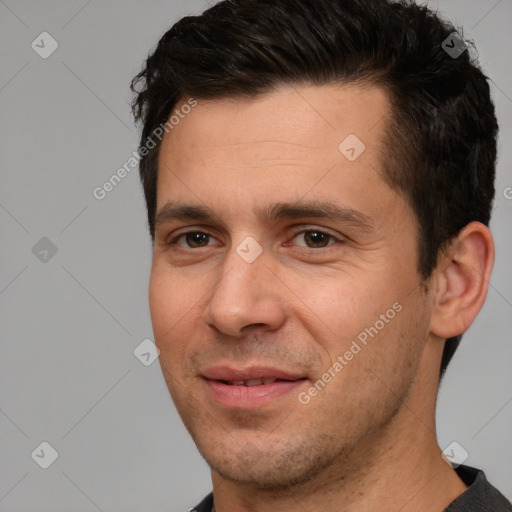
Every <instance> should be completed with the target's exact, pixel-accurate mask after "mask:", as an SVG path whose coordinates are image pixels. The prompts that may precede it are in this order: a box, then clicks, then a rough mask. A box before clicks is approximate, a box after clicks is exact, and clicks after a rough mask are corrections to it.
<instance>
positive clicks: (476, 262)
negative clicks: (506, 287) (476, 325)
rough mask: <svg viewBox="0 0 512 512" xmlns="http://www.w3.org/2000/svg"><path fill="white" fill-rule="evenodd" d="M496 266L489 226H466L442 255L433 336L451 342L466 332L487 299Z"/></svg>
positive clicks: (438, 273)
mask: <svg viewBox="0 0 512 512" xmlns="http://www.w3.org/2000/svg"><path fill="white" fill-rule="evenodd" d="M493 265H494V242H493V238H492V235H491V232H490V231H489V228H487V227H486V226H485V225H483V224H482V223H480V222H471V223H470V224H468V225H467V226H465V227H464V228H463V229H462V230H461V231H460V233H459V234H458V235H457V237H456V238H454V239H453V241H452V242H451V243H450V246H449V247H448V249H447V250H446V251H444V252H443V253H442V255H440V258H439V263H438V265H437V268H436V270H435V271H434V274H435V276H434V278H435V279H436V281H437V286H436V296H435V304H434V308H433V312H432V319H431V324H430V332H431V333H432V334H434V335H436V336H438V337H440V338H451V337H454V336H458V335H459V334H462V333H463V332H464V331H466V330H467V329H468V328H469V326H470V325H471V324H472V323H473V321H474V320H475V318H476V316H477V315H478V313H479V311H480V309H481V308H482V305H483V303H484V301H485V298H486V296H487V291H488V289H489V280H490V277H491V271H492V267H493Z"/></svg>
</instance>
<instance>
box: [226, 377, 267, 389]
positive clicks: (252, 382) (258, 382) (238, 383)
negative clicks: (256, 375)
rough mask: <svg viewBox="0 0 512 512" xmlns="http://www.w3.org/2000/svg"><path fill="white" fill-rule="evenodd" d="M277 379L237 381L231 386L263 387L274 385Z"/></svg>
mask: <svg viewBox="0 0 512 512" xmlns="http://www.w3.org/2000/svg"><path fill="white" fill-rule="evenodd" d="M276 380H277V379H271V378H269V379H249V380H237V381H234V382H231V383H230V384H231V385H232V386H248V387H251V386H261V385H263V384H272V383H273V382H275V381H276Z"/></svg>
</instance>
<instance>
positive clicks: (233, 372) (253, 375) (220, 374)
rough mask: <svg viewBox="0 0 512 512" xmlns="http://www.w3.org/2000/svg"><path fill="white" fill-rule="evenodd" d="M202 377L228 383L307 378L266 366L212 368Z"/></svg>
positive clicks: (205, 371)
mask: <svg viewBox="0 0 512 512" xmlns="http://www.w3.org/2000/svg"><path fill="white" fill-rule="evenodd" d="M202 376H203V377H204V378H206V379H209V380H225V381H228V382H237V381H241V380H251V379H283V380H298V379H303V378H305V377H304V375H301V374H298V373H294V372H291V371H286V370H281V369H279V368H272V367H265V366H251V367H248V368H232V367H230V366H212V367H210V368H207V369H206V370H204V371H203V372H202Z"/></svg>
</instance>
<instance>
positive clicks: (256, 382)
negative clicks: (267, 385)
mask: <svg viewBox="0 0 512 512" xmlns="http://www.w3.org/2000/svg"><path fill="white" fill-rule="evenodd" d="M262 384H263V381H262V380H261V379H250V380H246V381H245V385H246V386H261V385H262Z"/></svg>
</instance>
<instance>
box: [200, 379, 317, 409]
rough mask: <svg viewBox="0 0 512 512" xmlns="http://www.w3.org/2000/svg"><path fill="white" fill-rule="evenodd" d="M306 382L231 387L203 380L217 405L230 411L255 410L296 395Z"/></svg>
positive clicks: (304, 380) (280, 382) (214, 381)
mask: <svg viewBox="0 0 512 512" xmlns="http://www.w3.org/2000/svg"><path fill="white" fill-rule="evenodd" d="M306 380H307V379H300V380H293V381H276V382H272V383H271V384H262V385H261V386H232V385H230V384H223V383H222V382H219V381H217V380H209V379H204V382H205V383H206V385H207V387H208V389H209V391H210V395H211V397H212V398H213V400H214V401H215V402H216V403H217V404H218V405H221V406H223V407H228V408H230V409H257V408H259V407H264V406H265V405H268V404H269V403H271V402H272V401H274V400H276V399H277V398H280V397H282V396H284V395H287V394H289V393H292V392H294V391H295V392H296V393H298V391H297V390H298V388H299V387H301V386H302V385H304V382H306Z"/></svg>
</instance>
